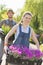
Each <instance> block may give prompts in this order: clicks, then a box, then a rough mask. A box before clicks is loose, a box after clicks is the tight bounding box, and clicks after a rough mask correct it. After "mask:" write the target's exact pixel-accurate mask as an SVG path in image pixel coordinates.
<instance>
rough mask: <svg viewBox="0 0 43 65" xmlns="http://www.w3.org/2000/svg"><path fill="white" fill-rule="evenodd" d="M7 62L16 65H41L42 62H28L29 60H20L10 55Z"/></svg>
mask: <svg viewBox="0 0 43 65" xmlns="http://www.w3.org/2000/svg"><path fill="white" fill-rule="evenodd" d="M7 62H8V63H12V64H16V65H35V64H36V65H41V63H42V60H41V59H40V60H34V61H31V60H28V59H20V58H14V57H13V56H12V55H8V57H7Z"/></svg>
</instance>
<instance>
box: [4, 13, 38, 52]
mask: <svg viewBox="0 0 43 65" xmlns="http://www.w3.org/2000/svg"><path fill="white" fill-rule="evenodd" d="M31 19H32V14H31V13H30V12H25V13H24V15H23V17H22V19H21V23H19V24H17V25H15V26H14V27H13V28H12V29H11V30H10V31H9V33H8V34H7V35H6V37H5V42H4V50H5V52H6V51H7V45H8V39H9V37H10V36H11V35H12V34H15V40H14V42H13V45H16V46H27V47H28V48H29V44H30V43H29V39H30V37H31V38H32V40H33V41H34V42H35V43H36V45H37V48H38V49H39V42H38V40H37V38H36V36H35V33H34V31H33V29H32V28H31V27H30V26H29V24H30V21H31Z"/></svg>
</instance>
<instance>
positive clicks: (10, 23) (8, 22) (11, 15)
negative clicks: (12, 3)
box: [0, 9, 16, 28]
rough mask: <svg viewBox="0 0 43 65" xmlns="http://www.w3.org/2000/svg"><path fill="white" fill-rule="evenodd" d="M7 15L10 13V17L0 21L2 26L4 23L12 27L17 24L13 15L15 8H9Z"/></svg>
mask: <svg viewBox="0 0 43 65" xmlns="http://www.w3.org/2000/svg"><path fill="white" fill-rule="evenodd" d="M7 15H8V19H6V20H3V21H2V22H0V27H2V25H3V24H5V25H8V26H10V27H11V28H12V27H13V26H14V25H15V24H16V22H15V21H14V20H13V15H14V12H13V10H11V9H10V10H8V12H7Z"/></svg>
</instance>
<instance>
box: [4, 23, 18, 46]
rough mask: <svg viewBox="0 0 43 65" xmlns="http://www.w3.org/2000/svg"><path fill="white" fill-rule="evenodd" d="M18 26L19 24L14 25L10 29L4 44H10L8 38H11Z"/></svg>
mask: <svg viewBox="0 0 43 65" xmlns="http://www.w3.org/2000/svg"><path fill="white" fill-rule="evenodd" d="M17 27H18V24H17V25H15V26H13V28H12V29H11V30H10V31H9V33H8V34H7V35H6V37H5V41H4V45H7V44H8V39H9V37H10V36H12V35H13V34H14V33H15V31H16V30H17Z"/></svg>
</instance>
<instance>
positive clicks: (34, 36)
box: [31, 29, 39, 48]
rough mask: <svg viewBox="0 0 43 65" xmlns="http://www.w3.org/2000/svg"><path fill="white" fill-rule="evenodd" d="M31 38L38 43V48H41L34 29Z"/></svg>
mask: <svg viewBox="0 0 43 65" xmlns="http://www.w3.org/2000/svg"><path fill="white" fill-rule="evenodd" d="M31 38H32V40H33V41H34V42H35V43H36V45H37V47H38V48H39V42H38V40H37V38H36V35H35V32H34V31H33V29H32V33H31Z"/></svg>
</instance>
